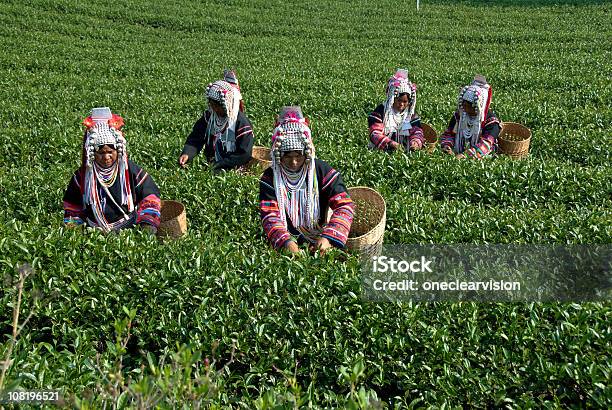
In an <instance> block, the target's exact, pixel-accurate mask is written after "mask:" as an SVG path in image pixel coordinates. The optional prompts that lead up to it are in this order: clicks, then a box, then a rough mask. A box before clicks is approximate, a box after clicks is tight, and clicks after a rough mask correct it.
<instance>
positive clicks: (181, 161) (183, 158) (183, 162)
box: [178, 154, 189, 168]
mask: <svg viewBox="0 0 612 410" xmlns="http://www.w3.org/2000/svg"><path fill="white" fill-rule="evenodd" d="M187 161H189V155H187V154H183V155H181V156H180V157H179V159H178V163H179V165H180V166H181V167H183V168H185V166H187Z"/></svg>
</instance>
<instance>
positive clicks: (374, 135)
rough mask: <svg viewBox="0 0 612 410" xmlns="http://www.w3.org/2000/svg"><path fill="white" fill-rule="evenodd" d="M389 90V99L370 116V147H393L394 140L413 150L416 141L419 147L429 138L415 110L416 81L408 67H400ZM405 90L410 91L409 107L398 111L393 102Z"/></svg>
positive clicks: (385, 148) (408, 93)
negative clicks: (410, 78) (411, 146)
mask: <svg viewBox="0 0 612 410" xmlns="http://www.w3.org/2000/svg"><path fill="white" fill-rule="evenodd" d="M386 94H387V98H386V100H385V102H384V103H383V104H380V105H379V106H378V107H376V109H375V110H374V111H372V112H371V113H370V115H369V116H368V127H369V131H370V144H369V147H370V148H378V149H382V150H385V151H389V150H390V148H391V146H390V143H391V142H392V141H393V142H397V143H399V144H401V145H403V146H404V148H405V149H406V150H409V149H410V145H411V144H412V143H414V142H416V144H417V146H418V148H422V147H423V143H424V141H425V138H424V136H423V130H422V129H421V119H420V118H419V117H418V115H416V114H415V112H414V110H415V108H416V85H414V84H413V83H411V82H410V80H409V79H408V73H407V72H406V70H397V72H396V73H395V74H394V75H393V76H392V77H391V78H390V79H389V81H388V83H387V90H386ZM402 94H407V95H408V107H407V108H406V109H405V110H404V111H402V112H396V111H395V109H394V108H393V103H394V101H395V99H396V98H397V97H399V96H401V95H402Z"/></svg>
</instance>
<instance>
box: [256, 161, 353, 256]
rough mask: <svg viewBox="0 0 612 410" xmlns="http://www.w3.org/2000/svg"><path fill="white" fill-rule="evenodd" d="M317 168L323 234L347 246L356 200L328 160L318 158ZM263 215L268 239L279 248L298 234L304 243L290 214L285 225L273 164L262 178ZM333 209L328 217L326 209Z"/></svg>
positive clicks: (260, 198) (260, 190) (260, 191)
mask: <svg viewBox="0 0 612 410" xmlns="http://www.w3.org/2000/svg"><path fill="white" fill-rule="evenodd" d="M315 171H316V176H317V182H318V187H319V211H320V213H319V226H321V227H322V228H323V232H322V234H321V236H322V237H325V238H327V239H328V240H329V242H330V243H331V244H332V245H333V246H336V247H338V248H342V247H344V245H345V244H346V240H347V238H348V234H349V231H350V229H351V224H352V222H353V213H354V204H353V201H352V200H351V198H350V197H349V195H348V193H347V192H346V187H345V186H344V182H343V181H342V176H341V175H340V173H339V172H338V171H336V170H335V169H333V168H332V167H331V166H329V164H327V163H326V162H324V161H321V160H319V159H315ZM259 201H260V215H261V220H262V223H263V229H264V233H265V234H266V237H267V238H268V241H270V243H271V244H272V246H274V247H275V248H277V249H280V248H282V247H284V246H285V244H286V243H287V242H288V241H289V240H291V236H292V235H293V236H296V237H297V238H298V242H299V243H302V242H304V241H305V238H304V237H303V235H301V233H300V232H299V231H298V230H297V229H296V228H295V227H293V225H292V224H291V220H290V219H289V216H288V215H287V218H286V220H287V228H285V227H284V226H283V223H282V221H281V218H280V210H279V209H278V201H277V198H276V192H275V190H274V175H273V171H272V168H268V169H266V170H265V171H264V173H263V175H262V176H261V180H260V182H259ZM328 209H331V210H332V215H331V218H330V219H329V221H327V220H326V217H327V210H328Z"/></svg>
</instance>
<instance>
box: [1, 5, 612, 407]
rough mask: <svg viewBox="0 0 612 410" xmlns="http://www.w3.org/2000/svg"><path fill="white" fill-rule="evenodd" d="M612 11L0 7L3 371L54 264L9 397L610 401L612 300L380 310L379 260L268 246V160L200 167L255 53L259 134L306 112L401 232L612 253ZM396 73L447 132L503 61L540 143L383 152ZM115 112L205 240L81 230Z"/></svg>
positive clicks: (334, 403) (507, 105) (253, 106)
mask: <svg viewBox="0 0 612 410" xmlns="http://www.w3.org/2000/svg"><path fill="white" fill-rule="evenodd" d="M609 15H610V6H609V4H607V3H606V2H598V1H588V2H566V1H555V2H551V1H524V2H505V1H499V2H498V1H495V2H487V3H486V4H484V3H482V4H481V3H480V2H471V1H468V2H459V3H458V2H446V1H423V2H421V10H420V11H419V12H418V13H417V12H416V10H415V8H414V6H413V5H412V4H408V5H403V6H402V7H401V9H398V8H397V4H395V3H394V2H389V1H382V2H378V3H377V4H376V5H374V6H373V4H372V2H367V1H363V0H357V1H352V2H313V1H302V2H297V3H295V2H281V1H267V2H263V1H240V0H236V1H229V2H228V1H224V2H216V1H206V2H196V1H190V0H182V1H180V2H171V3H164V2H153V3H151V2H144V1H140V0H129V1H126V2H120V3H117V2H108V1H103V2H96V3H95V4H93V3H91V2H83V1H64V0H60V1H49V0H35V1H31V2H28V4H24V3H23V2H19V1H10V0H7V1H4V2H2V4H0V34H1V36H0V45H2V49H3V50H4V52H3V53H2V54H1V55H0V74H1V75H0V85H1V87H0V101H1V102H2V110H0V120H1V122H2V124H4V127H3V131H2V144H0V159H1V163H0V208H1V209H2V210H3V212H1V213H0V270H1V272H2V276H3V279H4V286H3V290H4V292H2V293H1V294H0V306H3V308H2V309H1V310H0V327H1V328H2V330H3V333H2V334H3V335H6V338H4V339H3V342H2V344H1V345H0V358H1V359H0V360H2V361H4V360H5V358H6V353H7V352H9V346H11V343H12V337H11V334H12V323H13V310H14V308H15V307H16V301H15V296H16V294H17V288H16V285H15V284H16V283H17V280H16V279H17V275H18V268H19V267H20V266H22V265H23V264H24V263H28V264H29V265H30V266H31V267H32V270H33V273H32V275H31V276H30V277H29V278H28V280H27V281H26V283H25V285H24V289H23V290H24V298H23V300H22V302H21V312H22V314H21V319H22V320H23V319H25V318H26V317H27V316H28V315H29V314H30V313H31V315H32V316H31V317H30V319H29V321H28V322H27V323H26V325H25V326H24V328H23V330H22V332H21V333H20V335H19V337H18V338H17V340H16V341H15V345H14V348H13V350H12V352H11V355H10V356H11V357H10V360H11V361H10V363H9V364H10V365H9V366H8V367H7V377H6V383H5V386H4V387H10V388H17V387H18V388H23V389H51V388H54V389H59V390H61V391H62V395H63V397H64V405H66V406H76V407H81V408H100V407H102V406H104V405H115V406H117V407H136V408H137V407H141V408H143V407H152V406H159V407H161V408H176V407H179V406H183V405H186V406H192V407H198V406H201V407H213V408H216V407H242V408H254V407H255V408H262V409H263V408H286V407H314V408H329V407H351V408H381V407H393V408H395V407H413V408H421V407H430V406H433V407H437V406H440V407H442V406H452V407H480V408H483V407H487V408H500V407H505V408H532V407H548V408H558V407H598V408H608V407H610V404H611V403H612V401H611V397H612V389H611V387H610V382H609V380H610V372H611V371H612V369H611V367H612V365H611V362H610V325H609V323H610V319H611V313H610V312H611V311H610V304H609V302H606V303H583V304H555V303H550V304H538V303H523V304H518V303H517V304H478V303H454V304H451V303H423V304H411V303H386V304H375V303H373V302H368V301H364V300H362V299H361V296H360V294H361V271H360V264H359V259H358V257H357V256H355V255H345V254H343V253H341V252H333V253H332V254H330V255H325V256H321V255H315V256H308V257H303V258H299V259H292V258H289V257H287V256H285V255H282V254H278V253H277V252H275V251H274V250H272V249H270V247H269V245H268V244H267V243H266V241H265V239H264V237H263V234H262V228H261V222H260V219H259V211H258V203H257V199H258V178H257V177H256V176H245V175H239V174H237V173H233V172H230V173H226V174H221V175H215V174H214V173H212V172H211V170H210V168H209V167H208V165H207V164H206V161H205V160H204V159H203V158H201V157H200V158H198V159H196V161H194V163H193V164H192V165H191V166H190V167H189V168H187V169H185V170H182V169H179V168H178V167H177V165H176V163H177V157H178V154H179V152H180V149H181V148H182V144H183V143H184V140H185V137H186V135H187V134H188V133H189V132H190V130H191V127H192V126H193V123H194V122H195V121H196V120H197V119H198V117H199V116H200V115H201V112H202V110H203V109H205V100H204V98H203V93H204V90H205V87H206V84H207V83H208V82H210V81H213V80H215V79H217V78H218V77H219V76H220V75H221V73H222V70H223V68H224V67H233V68H235V69H236V70H237V73H238V77H239V80H240V83H241V87H242V91H243V96H244V100H245V103H246V112H247V115H248V116H249V118H250V119H251V121H252V123H253V128H254V131H255V140H256V144H258V145H266V146H267V145H268V144H269V138H270V132H271V130H272V126H273V121H274V115H275V114H276V113H277V112H278V110H279V108H280V107H281V106H283V105H287V104H301V106H302V108H303V110H304V112H305V114H306V115H307V116H308V117H310V119H311V123H312V130H313V135H314V141H315V145H316V148H317V155H318V157H320V158H322V159H324V160H326V161H327V162H329V163H330V164H331V165H332V166H334V167H335V168H337V169H338V170H340V171H341V173H342V175H343V178H344V180H345V182H346V184H347V186H357V185H365V186H370V187H372V188H375V189H377V190H378V191H379V192H380V193H381V194H382V195H383V196H384V198H385V201H386V203H387V229H386V232H385V243H389V244H391V243H398V244H402V243H405V244H411V243H444V244H452V243H551V244H581V243H582V244H609V243H610V242H611V238H612V223H611V221H612V206H611V205H612V195H611V194H612V191H611V188H610V187H612V172H611V171H610V161H611V159H612V156H611V150H610V141H609V140H610V138H609V124H610V123H611V122H612V110H611V109H610V102H611V101H612V85H611V83H610V81H609V73H610V72H611V69H612V63H611V60H610V58H609V52H610V46H609V38H610V37H611V34H612V27H611V24H610V19H609ZM398 67H406V68H408V69H409V71H410V75H411V78H412V79H413V81H415V82H416V84H417V85H418V100H417V101H418V107H417V111H418V113H419V114H420V115H421V117H422V120H423V121H424V122H426V123H428V124H430V125H432V126H433V127H434V128H435V129H436V130H438V131H439V132H440V131H442V130H444V128H445V127H446V126H447V122H448V120H449V119H450V116H451V114H452V112H453V110H454V105H455V100H456V94H457V91H458V88H459V87H460V86H462V85H464V84H466V83H468V82H469V81H470V80H471V79H472V77H473V75H474V74H476V73H481V74H484V75H485V76H486V77H487V78H488V80H489V81H490V83H491V84H492V87H493V102H492V109H493V110H494V111H495V112H496V113H497V114H498V115H499V116H500V118H501V119H502V120H505V121H513V122H519V123H521V124H524V125H526V126H528V127H529V128H530V129H531V130H532V132H533V137H532V141H531V152H530V155H529V157H528V158H527V159H525V160H521V161H513V160H511V159H508V158H505V157H503V156H499V157H496V158H491V159H487V160H484V161H481V162H472V161H456V160H454V159H452V158H448V157H446V156H444V155H442V154H440V153H439V152H436V153H434V154H432V155H428V154H426V153H422V152H419V153H415V154H410V155H404V154H397V155H388V154H385V153H382V152H372V151H370V150H368V149H367V139H368V136H367V121H366V118H367V114H368V113H369V112H370V111H371V110H373V109H374V108H375V106H376V105H377V104H379V103H380V102H381V101H382V100H383V98H384V85H385V81H386V79H387V78H388V76H389V75H390V74H392V72H393V70H395V69H396V68H398ZM95 106H110V107H111V108H112V109H113V111H114V112H117V113H119V114H121V115H122V116H123V117H124V119H125V122H126V126H125V135H126V138H127V139H128V143H129V148H128V149H129V154H130V157H131V158H132V159H133V160H134V161H135V162H136V163H138V164H139V165H141V166H142V167H143V168H144V169H146V170H147V171H148V172H149V173H150V174H151V175H152V176H153V178H154V179H155V181H156V182H157V184H158V185H159V187H160V189H161V192H162V196H163V198H165V199H176V200H179V201H181V202H183V203H184V204H185V206H186V208H187V216H188V234H187V235H186V236H185V237H184V238H182V239H180V240H178V241H174V242H158V241H157V240H155V239H153V238H151V237H149V236H148V235H146V234H145V233H143V232H140V231H137V230H134V231H127V232H121V233H119V234H115V235H107V236H105V235H101V234H99V233H97V232H93V231H91V230H81V229H77V230H72V229H66V228H64V227H63V226H62V196H63V192H64V190H65V188H66V185H67V183H68V181H69V179H70V176H71V175H72V173H73V172H74V170H75V169H76V168H77V167H78V166H79V161H80V144H81V140H82V132H83V129H82V126H81V125H80V122H81V121H82V120H83V118H84V117H85V116H86V115H87V114H88V112H89V110H90V109H91V108H92V107H95ZM606 135H608V136H607V137H606Z"/></svg>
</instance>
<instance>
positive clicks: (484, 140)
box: [440, 111, 501, 159]
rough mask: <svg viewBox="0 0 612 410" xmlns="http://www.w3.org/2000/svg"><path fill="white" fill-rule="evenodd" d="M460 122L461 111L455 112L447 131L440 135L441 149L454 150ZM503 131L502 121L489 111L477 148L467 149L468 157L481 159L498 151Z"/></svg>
mask: <svg viewBox="0 0 612 410" xmlns="http://www.w3.org/2000/svg"><path fill="white" fill-rule="evenodd" d="M457 121H459V111H455V113H454V114H453V117H452V118H451V120H450V122H449V123H448V128H447V129H446V131H444V132H443V133H442V135H440V148H442V149H449V148H450V149H453V148H454V147H455V125H456V124H457ZM500 131H501V121H500V120H499V118H497V115H495V113H494V112H492V111H489V112H488V113H487V118H485V121H484V127H483V128H482V129H481V130H480V138H479V139H478V143H477V144H476V146H475V147H470V148H468V149H466V150H465V151H464V152H463V154H465V156H466V157H470V158H477V159H481V158H484V157H485V156H487V155H489V154H490V153H491V152H493V151H495V150H496V149H497V137H498V136H499V133H500Z"/></svg>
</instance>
